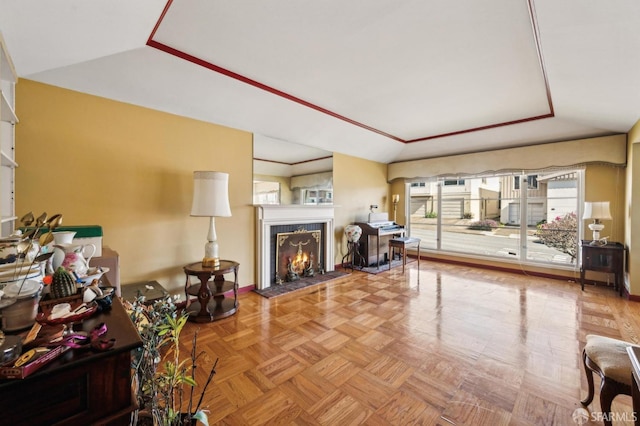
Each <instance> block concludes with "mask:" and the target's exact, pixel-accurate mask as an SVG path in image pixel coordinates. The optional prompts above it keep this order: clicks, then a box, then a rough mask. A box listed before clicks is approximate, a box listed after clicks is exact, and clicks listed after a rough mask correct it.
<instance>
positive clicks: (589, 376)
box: [580, 350, 594, 405]
mask: <svg viewBox="0 0 640 426" xmlns="http://www.w3.org/2000/svg"><path fill="white" fill-rule="evenodd" d="M582 364H583V365H584V372H585V374H586V376H587V384H588V385H589V394H588V395H587V397H586V398H585V399H583V400H582V401H580V403H581V404H582V405H589V404H591V401H593V393H594V388H593V371H592V370H591V369H590V368H589V367H587V353H586V352H585V351H584V350H583V351H582Z"/></svg>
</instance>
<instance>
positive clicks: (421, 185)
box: [411, 182, 426, 188]
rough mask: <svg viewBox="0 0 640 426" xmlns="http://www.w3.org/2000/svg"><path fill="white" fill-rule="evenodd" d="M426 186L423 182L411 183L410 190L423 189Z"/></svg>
mask: <svg viewBox="0 0 640 426" xmlns="http://www.w3.org/2000/svg"><path fill="white" fill-rule="evenodd" d="M425 185H426V184H425V183H424V182H411V187H412V188H420V187H422V188H424V186H425Z"/></svg>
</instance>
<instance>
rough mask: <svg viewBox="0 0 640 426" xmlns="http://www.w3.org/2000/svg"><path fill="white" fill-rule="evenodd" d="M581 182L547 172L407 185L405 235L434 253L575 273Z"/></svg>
mask: <svg viewBox="0 0 640 426" xmlns="http://www.w3.org/2000/svg"><path fill="white" fill-rule="evenodd" d="M582 181H583V171H582V170H559V171H558V170H553V171H536V172H535V173H534V172H529V173H528V174H496V175H482V176H477V177H468V176H465V178H464V179H459V178H456V179H454V178H451V177H447V178H438V179H435V178H434V179H431V180H425V182H424V185H414V184H411V185H409V192H410V200H411V205H410V209H409V210H410V213H411V218H410V226H409V228H410V233H411V235H412V236H416V237H419V238H421V239H422V246H423V247H426V248H429V249H432V250H438V251H443V252H458V253H464V254H470V255H474V256H487V257H498V258H508V259H513V260H517V261H520V262H530V263H546V264H553V265H566V266H571V267H574V266H575V265H576V256H577V247H578V238H579V229H578V220H577V215H578V211H579V210H578V206H579V205H580V202H581V200H580V194H581V191H580V188H581V187H582ZM453 182H456V184H452V183H453ZM460 183H462V184H460Z"/></svg>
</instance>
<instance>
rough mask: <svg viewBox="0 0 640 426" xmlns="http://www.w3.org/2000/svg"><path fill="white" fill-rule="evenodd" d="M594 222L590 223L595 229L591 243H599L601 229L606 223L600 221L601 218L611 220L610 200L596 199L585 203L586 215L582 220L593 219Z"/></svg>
mask: <svg viewBox="0 0 640 426" xmlns="http://www.w3.org/2000/svg"><path fill="white" fill-rule="evenodd" d="M591 219H593V223H590V224H589V229H591V231H593V240H592V241H591V244H598V243H599V241H600V231H602V230H603V229H604V225H603V224H602V223H600V221H601V220H603V219H606V220H611V212H610V211H609V202H608V201H595V202H585V203H584V215H583V216H582V220H591Z"/></svg>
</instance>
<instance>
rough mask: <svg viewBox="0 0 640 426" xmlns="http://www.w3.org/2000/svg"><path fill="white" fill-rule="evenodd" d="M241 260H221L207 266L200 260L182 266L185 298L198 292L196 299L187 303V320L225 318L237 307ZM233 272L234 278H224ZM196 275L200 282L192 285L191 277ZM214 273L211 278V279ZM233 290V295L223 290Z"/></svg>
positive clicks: (202, 320) (203, 320)
mask: <svg viewBox="0 0 640 426" xmlns="http://www.w3.org/2000/svg"><path fill="white" fill-rule="evenodd" d="M239 267H240V264H239V263H238V262H234V261H232V260H221V261H220V266H216V267H206V266H202V262H197V263H192V264H190V265H187V266H185V267H184V273H185V274H186V276H187V281H186V283H185V286H184V291H185V296H186V297H187V300H189V299H190V297H189V296H197V297H198V301H197V302H193V303H187V312H188V313H189V320H191V321H195V322H211V321H215V320H219V319H222V318H226V317H228V316H231V315H233V314H235V313H236V311H237V310H238V268H239ZM230 273H233V281H227V280H225V277H224V276H225V274H230ZM191 276H195V277H197V278H198V280H199V281H200V286H197V287H196V286H191V280H190V277H191ZM211 277H213V280H211ZM230 291H233V299H232V298H231V297H226V296H225V294H226V293H229V292H230Z"/></svg>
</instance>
